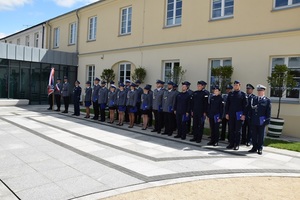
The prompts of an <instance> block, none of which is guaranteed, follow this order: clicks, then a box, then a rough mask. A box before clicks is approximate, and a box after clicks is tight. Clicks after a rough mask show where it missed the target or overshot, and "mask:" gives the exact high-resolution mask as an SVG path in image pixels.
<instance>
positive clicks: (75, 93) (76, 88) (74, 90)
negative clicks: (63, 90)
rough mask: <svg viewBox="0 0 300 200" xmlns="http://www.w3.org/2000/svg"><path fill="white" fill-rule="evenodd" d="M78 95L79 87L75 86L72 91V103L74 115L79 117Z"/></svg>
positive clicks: (79, 92) (79, 93)
mask: <svg viewBox="0 0 300 200" xmlns="http://www.w3.org/2000/svg"><path fill="white" fill-rule="evenodd" d="M80 95H81V87H80V86H76V87H74V89H73V102H74V115H76V116H79V115H80Z"/></svg>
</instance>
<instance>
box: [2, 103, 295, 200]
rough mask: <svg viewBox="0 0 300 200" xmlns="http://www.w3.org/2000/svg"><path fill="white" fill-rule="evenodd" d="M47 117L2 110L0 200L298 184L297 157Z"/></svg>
mask: <svg viewBox="0 0 300 200" xmlns="http://www.w3.org/2000/svg"><path fill="white" fill-rule="evenodd" d="M206 143H207V140H204V141H202V143H200V144H196V143H191V142H189V141H181V140H178V139H174V138H173V137H168V136H163V135H158V134H156V133H155V134H154V133H151V132H150V130H148V131H141V127H135V128H133V129H127V126H123V127H119V126H115V125H109V124H107V123H100V122H98V121H97V122H95V121H92V120H91V119H84V118H83V116H80V117H73V116H71V113H69V114H62V113H58V112H52V111H46V107H45V106H26V107H0V179H1V181H0V199H1V200H4V199H18V198H19V199H22V200H23V199H25V200H26V199H30V200H34V199H39V200H40V199H43V200H46V199H55V200H60V199H61V200H66V199H78V200H79V199H80V200H82V199H101V198H104V197H109V196H113V195H117V194H122V193H125V192H129V191H135V190H139V189H144V188H151V187H155V186H163V185H168V184H174V183H181V182H187V181H195V180H201V179H211V178H224V177H244V176H292V177H300V153H297V152H291V151H285V150H278V149H273V148H268V147H267V148H265V149H264V151H263V155H262V156H260V155H257V154H248V153H247V151H248V150H249V147H245V146H241V148H240V150H239V151H233V150H227V149H226V148H225V147H226V143H221V144H220V146H218V147H209V146H206Z"/></svg>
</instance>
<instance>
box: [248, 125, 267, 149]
mask: <svg viewBox="0 0 300 200" xmlns="http://www.w3.org/2000/svg"><path fill="white" fill-rule="evenodd" d="M251 129H252V144H253V149H255V150H262V149H263V144H264V138H265V130H266V127H265V126H264V125H263V126H260V125H252V126H251Z"/></svg>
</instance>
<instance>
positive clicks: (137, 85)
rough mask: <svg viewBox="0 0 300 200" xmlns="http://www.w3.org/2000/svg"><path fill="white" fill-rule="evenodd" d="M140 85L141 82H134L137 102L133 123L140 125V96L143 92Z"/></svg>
mask: <svg viewBox="0 0 300 200" xmlns="http://www.w3.org/2000/svg"><path fill="white" fill-rule="evenodd" d="M141 83H142V82H141V81H140V80H136V81H135V85H136V88H135V90H136V92H137V95H138V98H137V102H136V107H137V112H136V113H135V122H134V123H136V124H140V123H141V116H142V114H141V96H142V94H143V93H144V91H143V89H142V88H141V87H140V85H141Z"/></svg>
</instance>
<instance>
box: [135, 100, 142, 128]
mask: <svg viewBox="0 0 300 200" xmlns="http://www.w3.org/2000/svg"><path fill="white" fill-rule="evenodd" d="M136 107H137V112H136V113H134V119H135V120H134V123H136V124H140V123H141V117H142V112H141V109H140V108H141V102H138V103H136Z"/></svg>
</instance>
